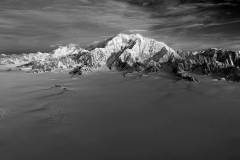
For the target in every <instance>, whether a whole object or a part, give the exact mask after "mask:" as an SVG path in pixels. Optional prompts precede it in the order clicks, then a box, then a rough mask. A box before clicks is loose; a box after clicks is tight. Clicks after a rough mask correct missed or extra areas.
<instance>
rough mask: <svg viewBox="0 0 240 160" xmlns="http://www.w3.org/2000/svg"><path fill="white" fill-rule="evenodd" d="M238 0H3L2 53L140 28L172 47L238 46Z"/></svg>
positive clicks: (87, 40) (86, 40) (0, 8)
mask: <svg viewBox="0 0 240 160" xmlns="http://www.w3.org/2000/svg"><path fill="white" fill-rule="evenodd" d="M239 10H240V0H208V1H207V0H1V1H0V53H5V54H11V53H23V52H24V53H29V52H37V51H49V50H52V49H53V48H55V47H57V46H59V45H66V44H69V43H76V44H80V45H82V46H85V45H87V44H90V43H92V42H94V41H99V40H102V39H105V38H107V37H109V36H112V35H115V34H118V33H120V32H123V33H140V34H142V35H144V36H147V37H151V38H155V39H157V40H159V41H163V42H165V43H167V44H168V45H169V46H170V47H172V48H174V49H185V50H198V49H204V48H210V47H218V48H228V49H240V36H239V35H240V11H239Z"/></svg>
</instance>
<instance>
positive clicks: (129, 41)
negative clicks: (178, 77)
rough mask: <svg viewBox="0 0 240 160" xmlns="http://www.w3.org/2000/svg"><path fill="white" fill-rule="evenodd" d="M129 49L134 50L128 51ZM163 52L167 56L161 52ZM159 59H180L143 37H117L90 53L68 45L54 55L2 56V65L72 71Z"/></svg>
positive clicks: (171, 51) (96, 47)
mask: <svg viewBox="0 0 240 160" xmlns="http://www.w3.org/2000/svg"><path fill="white" fill-rule="evenodd" d="M130 45H132V46H131V47H129V46H130ZM163 49H164V52H161V51H162V50H163ZM156 55H158V59H157V61H158V62H166V61H167V60H168V59H169V57H170V56H173V57H176V58H179V55H178V54H177V53H176V52H175V51H174V50H173V49H172V48H170V47H168V46H167V45H166V44H165V43H163V42H158V41H156V40H154V39H150V38H145V37H143V36H141V35H140V34H118V35H116V36H115V37H111V38H109V39H107V40H104V41H101V42H98V43H95V44H94V45H91V47H88V48H87V49H82V48H80V47H78V46H77V45H68V46H61V47H59V48H58V49H56V50H53V51H52V52H51V53H41V52H38V53H30V54H21V55H3V54H2V55H1V56H0V64H2V65H7V64H14V65H16V66H20V68H22V67H26V66H27V67H30V69H34V70H40V71H53V70H56V69H71V68H73V67H75V66H77V65H80V66H81V65H82V66H83V65H85V66H89V67H101V66H104V65H106V63H107V61H108V60H109V59H111V60H112V61H114V60H116V59H121V60H122V61H126V60H128V63H130V62H134V61H139V62H142V63H144V62H146V61H148V60H150V59H151V58H152V57H154V56H155V57H156ZM126 57H127V58H126ZM129 59H130V61H129ZM155 60H156V59H155Z"/></svg>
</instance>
